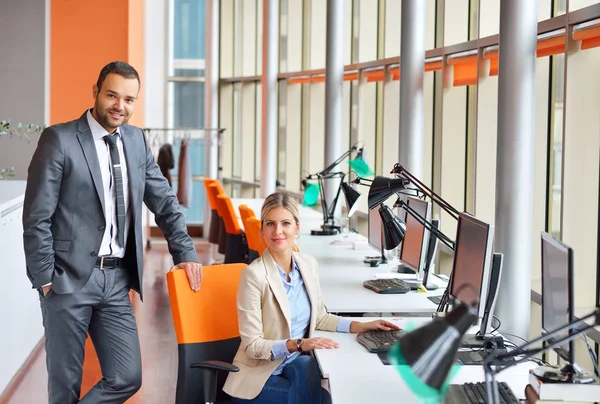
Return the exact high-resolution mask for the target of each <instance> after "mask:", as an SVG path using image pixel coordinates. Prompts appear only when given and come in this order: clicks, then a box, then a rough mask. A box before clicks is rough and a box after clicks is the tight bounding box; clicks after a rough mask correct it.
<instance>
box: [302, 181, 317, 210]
mask: <svg viewBox="0 0 600 404" xmlns="http://www.w3.org/2000/svg"><path fill="white" fill-rule="evenodd" d="M318 200H319V185H317V184H306V188H305V189H304V204H305V205H306V206H314V205H316V204H317V201H318Z"/></svg>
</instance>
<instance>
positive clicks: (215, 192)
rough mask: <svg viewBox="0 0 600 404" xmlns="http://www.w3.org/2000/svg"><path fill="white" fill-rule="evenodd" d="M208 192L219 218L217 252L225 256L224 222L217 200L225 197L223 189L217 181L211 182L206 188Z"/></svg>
mask: <svg viewBox="0 0 600 404" xmlns="http://www.w3.org/2000/svg"><path fill="white" fill-rule="evenodd" d="M208 192H210V194H211V195H212V197H213V198H214V200H215V204H216V208H217V216H218V217H219V220H218V222H219V241H218V243H217V244H218V245H219V248H218V252H219V254H225V251H226V250H227V231H226V230H225V221H224V219H223V215H222V214H221V209H220V208H219V203H218V200H217V197H218V196H219V195H225V193H224V192H223V187H221V184H220V183H219V182H218V181H217V182H214V181H213V183H212V184H210V185H209V186H208Z"/></svg>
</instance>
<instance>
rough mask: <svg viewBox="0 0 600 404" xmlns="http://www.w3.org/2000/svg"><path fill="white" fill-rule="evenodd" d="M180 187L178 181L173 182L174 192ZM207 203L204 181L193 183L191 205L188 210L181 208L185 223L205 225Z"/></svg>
mask: <svg viewBox="0 0 600 404" xmlns="http://www.w3.org/2000/svg"><path fill="white" fill-rule="evenodd" d="M178 186H179V184H178V182H177V180H173V190H175V192H177V187H178ZM205 201H206V194H205V188H204V181H192V197H191V205H190V206H189V207H187V208H184V207H181V210H182V212H183V216H184V217H185V222H186V223H188V224H201V223H204V204H205Z"/></svg>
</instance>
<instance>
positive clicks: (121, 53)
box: [50, 0, 144, 124]
mask: <svg viewBox="0 0 600 404" xmlns="http://www.w3.org/2000/svg"><path fill="white" fill-rule="evenodd" d="M130 3H133V6H132V5H130ZM132 7H133V8H136V7H139V9H141V10H142V11H141V13H140V12H139V9H137V10H136V9H133V8H132ZM143 9H144V8H143V0H119V1H111V2H106V1H105V0H86V1H81V0H61V1H52V2H51V3H50V124H56V123H59V122H66V121H70V120H73V119H76V118H79V116H81V114H82V113H83V112H84V111H85V110H86V109H87V108H89V107H91V106H93V102H94V100H93V97H92V86H93V85H94V83H95V82H96V80H97V79H98V73H100V70H101V69H102V67H103V66H104V65H106V64H107V63H109V62H111V61H114V60H122V61H126V62H128V63H132V65H133V66H134V67H135V68H136V69H140V68H142V67H143V61H144V58H143V48H144V41H143V39H144V36H143V33H144V32H143V22H138V19H139V20H143V17H144V14H143ZM133 15H136V21H135V22H134V24H131V23H130V21H131V20H132V16H133ZM140 27H141V28H140ZM130 31H134V32H135V35H133V36H132V35H131V33H130ZM133 38H135V40H136V41H139V42H137V44H136V45H135V46H134V45H132V43H131V42H132V40H133ZM134 48H135V53H136V54H135V59H136V60H135V64H134V63H133V61H132V60H131V55H130V49H134ZM139 54H141V55H142V56H141V57H140V56H139ZM142 84H143V80H142ZM140 104H141V105H138V106H136V111H135V113H134V117H136V119H138V120H139V119H140V118H141V119H142V120H143V115H144V114H143V101H142V102H141V103H140ZM140 107H141V108H140ZM138 115H140V117H139V118H138V117H137V116H138ZM133 119H134V118H132V121H131V123H134V121H133Z"/></svg>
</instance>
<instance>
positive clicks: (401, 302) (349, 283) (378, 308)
mask: <svg viewBox="0 0 600 404" xmlns="http://www.w3.org/2000/svg"><path fill="white" fill-rule="evenodd" d="M232 202H233V205H234V209H235V211H236V214H238V217H239V209H238V207H239V205H241V204H246V205H248V207H250V208H251V209H252V210H254V213H255V214H256V215H260V209H261V207H262V203H263V200H262V199H233V200H232ZM322 221H323V216H322V215H321V213H319V212H317V211H316V210H314V209H311V208H307V207H304V206H301V207H300V237H299V238H298V240H297V241H296V243H297V244H298V246H299V248H300V251H302V252H305V253H307V254H310V255H312V256H313V257H315V258H316V260H317V262H318V263H319V280H320V285H321V292H322V294H323V299H324V301H325V305H326V306H327V310H328V311H329V312H332V313H431V312H434V311H436V309H437V305H436V304H434V303H432V302H431V301H430V300H429V299H427V296H433V295H441V294H442V293H443V292H444V288H445V287H446V283H445V282H443V281H441V280H440V279H437V278H436V277H431V278H430V279H431V282H432V283H436V284H437V285H438V286H439V288H438V289H437V290H435V291H429V292H427V293H421V292H416V291H411V292H408V293H405V294H397V295H394V294H378V293H375V292H373V291H371V290H369V289H366V288H365V287H363V285H362V283H363V282H364V281H365V280H367V279H375V277H376V275H377V274H380V273H383V272H387V271H388V269H387V267H386V266H385V265H382V266H380V267H377V268H371V267H369V266H367V265H366V264H364V263H363V260H364V258H365V256H373V255H377V252H376V251H375V249H373V248H372V247H371V246H370V245H369V244H368V243H367V239H366V237H364V236H362V235H359V234H352V235H351V236H350V237H349V238H345V239H344V238H342V237H341V236H340V235H336V236H312V235H311V234H310V231H311V230H313V229H316V228H319V227H320V226H321V224H322ZM411 278H412V279H416V277H415V276H414V275H413V276H410V275H409V276H408V279H411Z"/></svg>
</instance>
